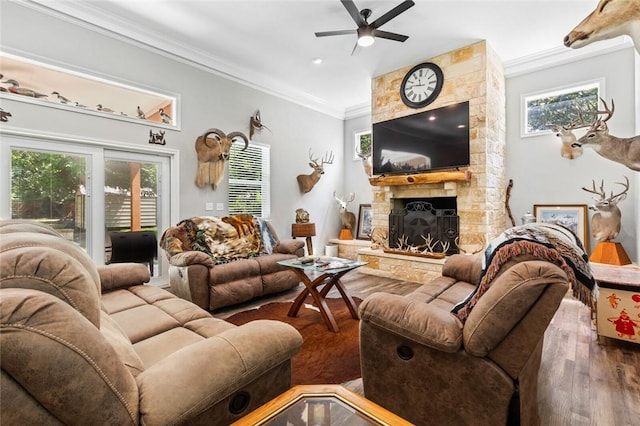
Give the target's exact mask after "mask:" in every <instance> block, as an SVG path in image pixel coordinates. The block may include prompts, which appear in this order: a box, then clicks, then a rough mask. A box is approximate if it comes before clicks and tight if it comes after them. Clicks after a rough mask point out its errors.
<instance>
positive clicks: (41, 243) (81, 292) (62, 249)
mask: <svg viewBox="0 0 640 426" xmlns="http://www.w3.org/2000/svg"><path fill="white" fill-rule="evenodd" d="M0 252H1V253H2V262H0V287H1V288H10V287H20V288H31V289H34V290H38V291H42V292H45V293H48V294H51V295H53V296H55V297H57V298H59V299H61V300H63V301H64V302H66V303H68V304H69V305H71V306H72V307H73V308H74V309H76V310H78V311H79V312H80V313H81V314H82V315H84V316H85V317H86V318H87V319H89V321H91V322H92V323H93V324H94V325H95V326H96V327H99V326H100V278H99V276H98V272H97V271H96V268H95V266H94V265H93V262H92V261H91V259H90V258H89V256H87V254H86V253H85V252H84V251H83V250H82V249H81V248H80V247H78V246H76V245H74V244H71V243H69V242H68V241H66V240H64V239H63V238H61V237H59V236H55V235H53V234H50V233H49V234H47V233H34V232H11V233H6V234H2V238H0Z"/></svg>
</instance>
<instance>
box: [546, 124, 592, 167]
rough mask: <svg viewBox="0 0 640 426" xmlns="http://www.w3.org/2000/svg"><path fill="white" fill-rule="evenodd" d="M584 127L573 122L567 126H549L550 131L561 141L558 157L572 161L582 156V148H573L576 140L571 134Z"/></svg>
mask: <svg viewBox="0 0 640 426" xmlns="http://www.w3.org/2000/svg"><path fill="white" fill-rule="evenodd" d="M581 127H586V126H585V125H579V122H577V121H573V122H571V123H569V124H567V125H561V124H553V125H551V126H550V128H551V130H552V131H553V132H555V134H556V136H557V137H559V138H560V141H562V147H561V148H560V155H561V156H562V158H568V159H569V160H573V159H574V158H578V157H580V156H581V155H582V147H581V146H577V147H574V146H573V144H574V143H575V142H576V141H577V140H578V138H576V135H575V134H574V133H573V131H574V130H575V129H579V128H581Z"/></svg>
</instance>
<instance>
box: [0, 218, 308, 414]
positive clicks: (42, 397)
mask: <svg viewBox="0 0 640 426" xmlns="http://www.w3.org/2000/svg"><path fill="white" fill-rule="evenodd" d="M148 280H149V271H148V269H147V268H146V267H145V266H144V265H141V264H127V263H122V264H114V265H109V266H104V267H99V268H96V267H95V266H94V264H93V263H92V261H91V259H89V258H88V256H87V255H86V254H85V253H84V251H83V250H81V249H80V248H78V247H77V246H76V245H75V244H73V243H70V242H68V241H66V240H64V239H63V238H62V237H61V236H59V235H57V234H56V233H55V232H54V231H53V230H51V229H50V228H48V227H45V226H41V225H37V224H34V223H24V222H14V221H3V222H0V317H1V322H0V351H1V352H0V364H1V367H2V370H1V374H2V375H1V379H0V407H1V412H0V418H1V419H2V424H3V425H25V424H34V425H35V424H78V425H89V424H94V425H108V424H112V425H116V424H117V425H124V424H133V425H136V424H147V425H170V424H207V425H227V424H230V423H232V422H233V421H235V420H237V419H239V418H240V417H242V416H243V415H246V414H247V413H248V412H250V411H251V410H253V409H255V408H257V407H259V406H260V405H262V404H263V403H265V402H267V401H269V400H270V399H272V398H273V397H275V396H276V395H278V394H279V393H281V392H283V391H284V390H286V389H288V388H289V386H290V371H291V370H290V369H291V361H290V360H291V357H292V356H293V355H294V354H295V353H297V352H298V351H299V349H300V347H301V344H302V338H301V336H300V334H299V333H298V332H297V331H296V330H295V329H294V328H292V327H290V326H289V325H287V324H284V323H281V322H277V321H254V322H251V323H249V324H246V325H243V326H235V325H232V324H230V323H228V322H226V321H223V320H220V319H215V318H213V317H211V315H210V314H209V313H208V312H206V311H205V310H203V309H200V308H198V307H197V306H195V305H194V304H192V303H190V302H187V301H185V300H182V299H180V298H177V297H175V296H174V295H172V294H171V293H169V292H167V291H165V290H162V289H160V288H157V287H154V286H150V285H143V284H144V283H145V282H147V281H148ZM101 293H102V294H101Z"/></svg>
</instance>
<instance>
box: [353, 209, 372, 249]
mask: <svg viewBox="0 0 640 426" xmlns="http://www.w3.org/2000/svg"><path fill="white" fill-rule="evenodd" d="M372 219H373V215H372V213H371V204H360V210H359V211H358V232H357V233H356V238H357V239H359V240H368V239H369V238H370V235H371V220H372Z"/></svg>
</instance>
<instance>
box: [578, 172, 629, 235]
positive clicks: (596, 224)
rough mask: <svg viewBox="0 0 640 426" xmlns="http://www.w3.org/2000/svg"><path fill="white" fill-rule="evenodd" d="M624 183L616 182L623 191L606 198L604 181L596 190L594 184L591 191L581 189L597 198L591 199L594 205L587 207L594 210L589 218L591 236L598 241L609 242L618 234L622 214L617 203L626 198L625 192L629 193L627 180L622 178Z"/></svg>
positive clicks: (593, 183) (593, 182)
mask: <svg viewBox="0 0 640 426" xmlns="http://www.w3.org/2000/svg"><path fill="white" fill-rule="evenodd" d="M624 179H625V181H626V182H625V183H622V182H616V183H617V184H619V185H622V186H624V190H623V191H622V192H620V193H618V194H615V195H614V194H613V191H611V195H610V196H609V197H607V195H606V192H605V190H604V181H601V182H600V188H599V189H596V182H595V181H593V180H592V181H591V182H592V189H588V188H585V187H582V189H583V190H584V191H587V192H590V193H592V194H596V195H597V197H593V199H594V200H595V202H596V203H595V204H594V205H593V206H589V209H590V210H594V211H596V212H597V213H595V214H594V215H593V217H592V218H591V235H592V236H593V238H595V239H596V240H598V241H610V240H613V239H614V238H616V237H617V236H618V234H619V233H620V221H621V220H622V213H621V212H620V209H619V208H618V203H619V202H620V201H622V200H624V199H625V198H627V192H628V191H629V178H628V177H626V176H625V177H624Z"/></svg>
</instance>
